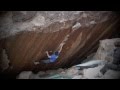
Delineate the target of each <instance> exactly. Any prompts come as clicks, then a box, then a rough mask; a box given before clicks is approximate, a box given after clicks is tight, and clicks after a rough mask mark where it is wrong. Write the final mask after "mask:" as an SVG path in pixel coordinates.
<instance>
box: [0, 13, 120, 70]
mask: <svg viewBox="0 0 120 90" xmlns="http://www.w3.org/2000/svg"><path fill="white" fill-rule="evenodd" d="M119 23H120V18H119V16H118V15H117V14H116V13H115V12H112V11H13V12H0V53H2V52H3V49H5V50H6V54H7V56H8V59H9V61H10V68H8V69H7V70H5V72H12V71H13V72H20V71H22V70H46V69H55V68H59V67H67V66H71V65H74V64H76V63H79V62H81V60H82V58H84V57H86V56H88V55H89V54H90V53H91V52H93V51H94V50H95V49H96V48H97V47H98V46H97V44H98V43H99V40H101V39H105V38H109V37H110V36H112V35H113V34H115V33H116V32H119ZM67 35H68V36H69V37H68V38H67V40H66V42H65V45H64V47H63V49H62V52H61V53H60V57H59V58H58V60H57V62H55V63H52V64H41V63H40V64H39V65H34V63H33V62H34V61H41V60H43V59H45V58H47V56H46V54H45V51H55V50H56V49H57V48H58V47H59V45H60V43H61V42H62V41H63V40H65V39H66V38H65V37H66V36H67ZM0 56H1V57H2V54H1V55H0Z"/></svg>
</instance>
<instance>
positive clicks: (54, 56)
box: [34, 42, 65, 65]
mask: <svg viewBox="0 0 120 90" xmlns="http://www.w3.org/2000/svg"><path fill="white" fill-rule="evenodd" d="M64 44H65V43H64V42H63V43H61V44H60V46H59V48H58V51H55V52H54V53H53V54H52V55H49V53H48V51H46V54H47V56H48V59H47V60H42V61H41V62H43V63H53V62H55V61H56V60H57V58H58V57H59V54H60V52H61V51H62V47H63V45H64ZM39 63H40V62H34V64H35V65H36V64H39Z"/></svg>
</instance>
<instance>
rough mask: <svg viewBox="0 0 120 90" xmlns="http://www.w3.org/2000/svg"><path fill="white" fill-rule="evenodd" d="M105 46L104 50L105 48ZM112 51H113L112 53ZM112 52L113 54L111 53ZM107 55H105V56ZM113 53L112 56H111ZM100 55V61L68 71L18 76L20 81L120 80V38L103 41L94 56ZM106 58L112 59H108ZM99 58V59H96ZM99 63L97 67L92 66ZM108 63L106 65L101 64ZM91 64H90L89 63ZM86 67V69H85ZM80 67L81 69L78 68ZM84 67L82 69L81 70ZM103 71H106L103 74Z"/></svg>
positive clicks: (51, 71) (27, 73)
mask: <svg viewBox="0 0 120 90" xmlns="http://www.w3.org/2000/svg"><path fill="white" fill-rule="evenodd" d="M103 46H104V50H103V48H102V47H103ZM111 50H112V51H111ZM110 51H111V52H110ZM103 53H104V54H105V55H104V54H103ZM110 53H112V54H110ZM98 54H99V59H100V58H101V59H102V60H99V62H98V60H94V62H93V60H92V61H86V62H83V63H82V64H78V65H75V66H72V67H70V68H66V69H61V68H60V69H57V70H48V71H46V72H45V71H44V72H42V71H39V72H38V73H36V74H35V73H34V72H32V73H31V71H26V72H25V71H23V72H21V73H20V74H19V75H18V77H17V78H18V79H120V38H114V39H106V40H101V41H100V45H99V48H98V50H97V52H96V54H95V56H93V58H95V57H96V56H98ZM105 57H110V58H111V57H112V59H111V60H110V59H106V58H105ZM96 58H97V57H96ZM89 59H91V58H89ZM95 61H96V63H98V65H97V66H94V67H87V66H90V65H91V66H92V65H94V64H95ZM103 61H107V62H105V63H102V64H101V63H100V62H103ZM89 62H90V63H89ZM83 66H86V67H83ZM78 67H79V68H78ZM81 67H82V69H80V68H81ZM103 71H105V72H104V73H103Z"/></svg>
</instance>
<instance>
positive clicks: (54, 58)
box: [49, 54, 58, 62]
mask: <svg viewBox="0 0 120 90" xmlns="http://www.w3.org/2000/svg"><path fill="white" fill-rule="evenodd" d="M57 58H58V55H55V54H52V55H51V57H50V58H49V59H50V62H55V61H56V60H57Z"/></svg>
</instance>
